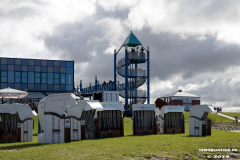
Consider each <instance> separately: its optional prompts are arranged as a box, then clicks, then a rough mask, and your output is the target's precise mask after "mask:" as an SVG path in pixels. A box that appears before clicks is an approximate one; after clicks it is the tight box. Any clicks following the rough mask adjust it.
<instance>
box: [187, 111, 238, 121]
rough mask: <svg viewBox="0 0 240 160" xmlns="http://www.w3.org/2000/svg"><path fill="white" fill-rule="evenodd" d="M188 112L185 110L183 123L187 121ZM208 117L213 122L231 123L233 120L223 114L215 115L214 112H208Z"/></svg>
mask: <svg viewBox="0 0 240 160" xmlns="http://www.w3.org/2000/svg"><path fill="white" fill-rule="evenodd" d="M189 113H190V112H185V113H184V118H185V123H188V122H189ZM239 117H240V116H239ZM208 118H210V119H211V120H212V122H214V123H215V122H223V123H233V120H231V119H228V118H226V117H223V116H219V115H217V114H215V113H209V114H208Z"/></svg>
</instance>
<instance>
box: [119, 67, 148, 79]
mask: <svg viewBox="0 0 240 160" xmlns="http://www.w3.org/2000/svg"><path fill="white" fill-rule="evenodd" d="M117 72H118V74H120V75H122V76H125V67H122V68H118V69H117ZM130 76H133V77H146V76H147V71H146V69H145V68H137V69H130V68H128V77H130Z"/></svg>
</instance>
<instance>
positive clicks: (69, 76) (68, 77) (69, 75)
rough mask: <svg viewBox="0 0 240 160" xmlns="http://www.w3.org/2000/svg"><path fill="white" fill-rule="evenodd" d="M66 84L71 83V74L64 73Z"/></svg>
mask: <svg viewBox="0 0 240 160" xmlns="http://www.w3.org/2000/svg"><path fill="white" fill-rule="evenodd" d="M66 84H73V74H66Z"/></svg>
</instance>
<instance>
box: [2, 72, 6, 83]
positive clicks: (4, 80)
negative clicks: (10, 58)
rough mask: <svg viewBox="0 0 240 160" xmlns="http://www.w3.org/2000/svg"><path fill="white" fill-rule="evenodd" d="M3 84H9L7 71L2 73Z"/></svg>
mask: <svg viewBox="0 0 240 160" xmlns="http://www.w3.org/2000/svg"><path fill="white" fill-rule="evenodd" d="M1 82H3V83H4V82H7V71H2V72H1Z"/></svg>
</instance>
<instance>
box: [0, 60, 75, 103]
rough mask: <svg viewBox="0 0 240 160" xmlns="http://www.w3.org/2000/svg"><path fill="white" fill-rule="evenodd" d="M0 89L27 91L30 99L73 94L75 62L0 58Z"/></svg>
mask: <svg viewBox="0 0 240 160" xmlns="http://www.w3.org/2000/svg"><path fill="white" fill-rule="evenodd" d="M0 75H1V79H0V82H1V83H0V88H1V89H4V88H7V87H10V88H13V89H19V90H26V91H27V92H28V96H27V97H26V98H29V99H38V100H39V99H42V98H43V97H45V96H47V95H50V94H57V93H66V92H73V90H74V86H73V85H74V61H65V60H64V61H62V60H45V59H22V58H5V57H0Z"/></svg>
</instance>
